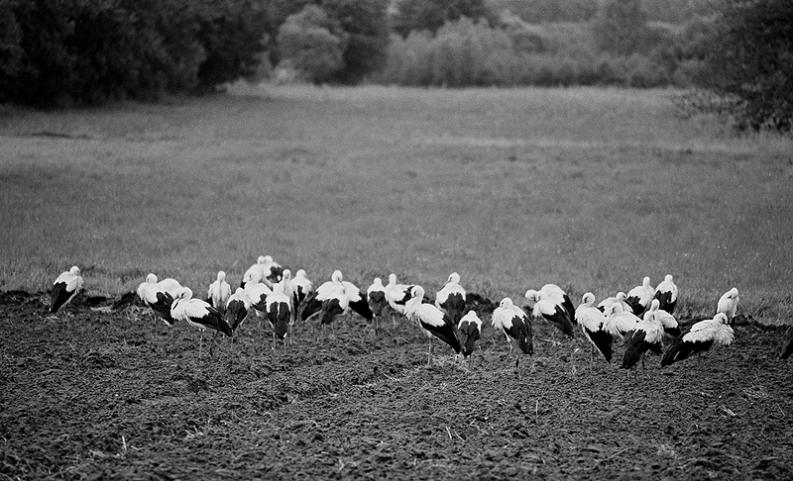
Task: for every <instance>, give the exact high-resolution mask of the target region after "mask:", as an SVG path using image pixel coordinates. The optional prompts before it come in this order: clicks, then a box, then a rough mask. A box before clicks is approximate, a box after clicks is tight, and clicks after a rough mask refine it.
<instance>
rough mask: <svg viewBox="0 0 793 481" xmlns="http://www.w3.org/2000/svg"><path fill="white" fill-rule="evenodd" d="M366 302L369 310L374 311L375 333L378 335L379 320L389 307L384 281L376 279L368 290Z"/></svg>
mask: <svg viewBox="0 0 793 481" xmlns="http://www.w3.org/2000/svg"><path fill="white" fill-rule="evenodd" d="M366 302H367V303H368V304H369V309H370V310H371V311H372V318H373V320H374V332H375V334H376V333H377V319H379V318H380V315H381V314H382V313H383V309H384V308H385V306H387V305H388V301H387V300H386V298H385V286H384V285H383V280H382V279H380V278H379V277H375V278H374V281H373V282H372V284H371V285H370V286H369V287H367V288H366Z"/></svg>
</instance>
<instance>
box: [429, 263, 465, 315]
mask: <svg viewBox="0 0 793 481" xmlns="http://www.w3.org/2000/svg"><path fill="white" fill-rule="evenodd" d="M435 307H437V308H438V309H441V310H442V311H444V312H446V315H448V316H449V319H451V321H452V323H453V324H454V325H457V323H459V322H460V319H462V318H463V312H464V311H465V289H463V286H461V285H460V274H458V273H456V272H452V273H451V274H450V275H449V278H448V279H447V280H446V284H444V286H443V288H441V290H440V291H438V292H437V293H435Z"/></svg>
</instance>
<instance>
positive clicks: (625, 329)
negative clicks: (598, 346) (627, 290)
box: [604, 304, 641, 341]
mask: <svg viewBox="0 0 793 481" xmlns="http://www.w3.org/2000/svg"><path fill="white" fill-rule="evenodd" d="M604 314H605V316H606V326H605V329H606V331H608V333H609V334H611V337H612V338H613V339H619V340H621V341H625V340H627V338H628V335H629V334H630V333H631V332H632V331H634V330H635V329H636V326H637V325H638V324H639V322H641V319H639V318H638V317H636V315H635V314H634V313H633V312H631V311H625V310H623V308H622V304H612V306H611V311H610V312H608V311H607V312H605V313H604Z"/></svg>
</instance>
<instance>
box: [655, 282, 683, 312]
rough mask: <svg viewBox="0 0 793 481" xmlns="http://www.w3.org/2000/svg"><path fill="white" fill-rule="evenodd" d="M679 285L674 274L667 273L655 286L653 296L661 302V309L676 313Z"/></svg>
mask: <svg viewBox="0 0 793 481" xmlns="http://www.w3.org/2000/svg"><path fill="white" fill-rule="evenodd" d="M677 295H678V290H677V285H676V284H675V281H674V278H673V277H672V274H667V275H666V277H664V280H663V281H661V283H660V284H658V286H657V287H656V288H655V294H654V295H653V297H654V298H655V299H658V301H659V302H660V303H661V310H662V311H666V312H668V313H669V314H674V312H675V306H676V305H677Z"/></svg>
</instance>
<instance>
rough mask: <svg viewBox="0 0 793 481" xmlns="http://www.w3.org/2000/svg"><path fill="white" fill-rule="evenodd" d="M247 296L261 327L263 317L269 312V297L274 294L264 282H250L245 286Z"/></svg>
mask: <svg viewBox="0 0 793 481" xmlns="http://www.w3.org/2000/svg"><path fill="white" fill-rule="evenodd" d="M244 291H245V295H246V296H247V297H248V301H249V302H250V307H251V308H253V312H254V314H255V315H256V318H257V319H258V320H259V326H261V317H260V316H261V315H262V314H264V313H266V312H267V297H268V296H269V295H270V294H272V293H273V291H272V289H270V288H269V287H267V284H265V283H263V282H248V283H247V284H245V289H244Z"/></svg>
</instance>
